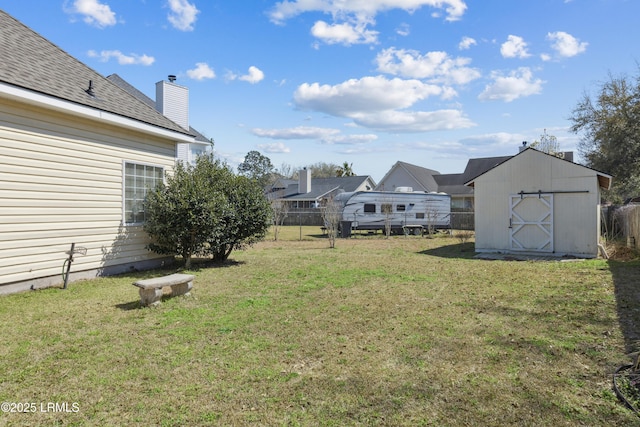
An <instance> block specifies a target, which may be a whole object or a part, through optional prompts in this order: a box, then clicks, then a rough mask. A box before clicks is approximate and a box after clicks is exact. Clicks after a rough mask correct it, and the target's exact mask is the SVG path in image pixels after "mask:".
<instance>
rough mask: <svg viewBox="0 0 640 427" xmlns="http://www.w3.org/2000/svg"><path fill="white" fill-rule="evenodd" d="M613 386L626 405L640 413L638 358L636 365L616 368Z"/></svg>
mask: <svg viewBox="0 0 640 427" xmlns="http://www.w3.org/2000/svg"><path fill="white" fill-rule="evenodd" d="M613 388H614V390H615V392H616V394H617V395H618V397H619V398H620V399H621V400H622V401H623V402H624V403H625V405H627V406H628V407H629V409H631V410H633V411H634V412H635V413H636V414H639V415H640V412H639V411H640V370H639V369H638V361H637V360H636V363H635V365H625V366H621V367H620V368H618V369H617V370H616V372H615V374H614V375H613Z"/></svg>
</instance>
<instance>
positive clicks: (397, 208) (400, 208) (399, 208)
mask: <svg viewBox="0 0 640 427" xmlns="http://www.w3.org/2000/svg"><path fill="white" fill-rule="evenodd" d="M396 211H398V212H404V211H405V206H404V205H396Z"/></svg>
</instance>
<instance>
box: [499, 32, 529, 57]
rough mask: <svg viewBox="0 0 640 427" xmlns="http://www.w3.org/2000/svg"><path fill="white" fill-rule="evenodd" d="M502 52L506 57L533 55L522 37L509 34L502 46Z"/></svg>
mask: <svg viewBox="0 0 640 427" xmlns="http://www.w3.org/2000/svg"><path fill="white" fill-rule="evenodd" d="M500 53H501V54H502V56H503V57H504V58H527V57H529V56H531V55H530V54H529V52H528V51H527V43H526V42H525V41H524V39H523V38H522V37H519V36H513V35H509V37H507V41H506V42H504V43H502V46H500Z"/></svg>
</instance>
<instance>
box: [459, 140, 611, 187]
mask: <svg viewBox="0 0 640 427" xmlns="http://www.w3.org/2000/svg"><path fill="white" fill-rule="evenodd" d="M528 150H535V148H531V147H527V148H525V149H524V150H522V151H520V152H519V153H518V154H516V155H515V156H509V157H508V158H506V159H505V160H504V161H502V162H499V163H497V164H496V165H494V166H493V167H491V168H489V169H487V170H485V171H483V172H482V173H480V174H478V175H476V176H474V177H473V178H472V179H470V180H468V181H467V182H465V185H467V186H469V187H473V186H474V184H475V180H476V179H478V178H479V177H480V176H482V175H484V174H485V173H487V172H489V171H490V170H492V169H495V168H496V167H498V166H499V165H501V164H502V163H505V162H506V161H509V160H511V159H513V158H514V157H517V156H520V155H522V153H525V152H527V151H528ZM536 151H537V150H536ZM538 152H539V153H541V154H544V155H545V156H550V157H553V158H555V159H558V161H562V162H567V163H569V164H572V165H575V166H579V167H582V168H585V169H589V170H592V171H594V172H595V173H596V175H597V177H598V185H599V186H600V187H601V188H604V189H607V190H608V189H609V188H611V180H612V176H611V175H608V174H606V173H604V172H600V171H597V170H595V169H592V168H589V167H587V166H583V165H579V164H577V163H574V162H573V161H572V159H573V153H571V152H569V153H570V154H571V155H570V156H568V155H567V153H566V152H565V153H562V156H556V155H553V154H548V153H545V152H543V151H538ZM569 159H571V160H569Z"/></svg>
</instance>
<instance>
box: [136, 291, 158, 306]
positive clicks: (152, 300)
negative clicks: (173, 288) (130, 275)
mask: <svg viewBox="0 0 640 427" xmlns="http://www.w3.org/2000/svg"><path fill="white" fill-rule="evenodd" d="M161 299H162V288H160V289H142V288H140V303H141V304H142V305H143V306H145V307H147V306H149V305H158V304H159V303H160V300H161Z"/></svg>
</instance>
